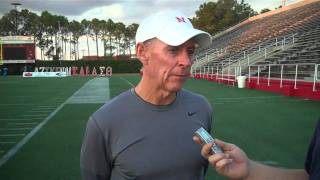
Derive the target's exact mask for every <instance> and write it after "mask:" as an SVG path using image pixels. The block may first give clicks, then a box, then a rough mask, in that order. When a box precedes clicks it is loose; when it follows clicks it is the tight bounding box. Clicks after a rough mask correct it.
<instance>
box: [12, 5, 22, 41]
mask: <svg viewBox="0 0 320 180" xmlns="http://www.w3.org/2000/svg"><path fill="white" fill-rule="evenodd" d="M11 5H12V6H14V9H15V11H16V17H15V31H16V32H15V33H16V34H15V35H16V36H17V35H18V8H17V7H18V6H20V5H21V3H18V2H14V3H11Z"/></svg>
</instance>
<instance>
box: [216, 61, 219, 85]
mask: <svg viewBox="0 0 320 180" xmlns="http://www.w3.org/2000/svg"><path fill="white" fill-rule="evenodd" d="M218 74H219V66H218V65H217V73H216V80H217V81H218Z"/></svg>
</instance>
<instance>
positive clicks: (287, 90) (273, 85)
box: [194, 74, 320, 101]
mask: <svg viewBox="0 0 320 180" xmlns="http://www.w3.org/2000/svg"><path fill="white" fill-rule="evenodd" d="M194 78H196V79H206V80H208V81H213V82H218V83H223V84H228V85H235V84H236V81H235V80H234V77H232V76H230V77H227V76H224V77H221V76H220V77H219V76H218V77H217V76H215V75H212V76H211V75H201V76H200V75H198V74H197V75H195V77H194ZM294 84H295V83H294V80H283V81H282V88H281V87H280V79H270V83H269V85H268V79H267V78H260V79H259V83H258V81H257V78H256V77H251V79H250V82H249V79H247V80H246V88H248V89H257V90H262V91H268V92H274V93H279V94H283V95H285V96H294V97H300V98H306V99H311V100H318V101H319V100H320V83H319V82H317V83H316V86H315V87H316V88H315V89H316V90H315V91H313V82H306V81H297V84H296V89H295V88H294V86H295V85H294Z"/></svg>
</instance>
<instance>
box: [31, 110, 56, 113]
mask: <svg viewBox="0 0 320 180" xmlns="http://www.w3.org/2000/svg"><path fill="white" fill-rule="evenodd" d="M29 112H34V113H37V112H40V113H43V112H44V113H49V112H51V111H50V110H31V111H29Z"/></svg>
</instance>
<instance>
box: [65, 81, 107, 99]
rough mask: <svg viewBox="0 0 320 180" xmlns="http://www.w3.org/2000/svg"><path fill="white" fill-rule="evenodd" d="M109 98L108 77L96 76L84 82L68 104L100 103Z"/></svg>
mask: <svg viewBox="0 0 320 180" xmlns="http://www.w3.org/2000/svg"><path fill="white" fill-rule="evenodd" d="M109 99H110V89H109V78H105V77H104V78H96V79H95V80H94V81H90V82H88V83H87V84H85V85H84V86H83V87H82V88H81V89H80V90H79V91H78V92H77V93H75V94H74V95H73V96H72V97H71V98H70V99H69V101H68V104H100V103H106V102H107V101H108V100H109Z"/></svg>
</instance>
